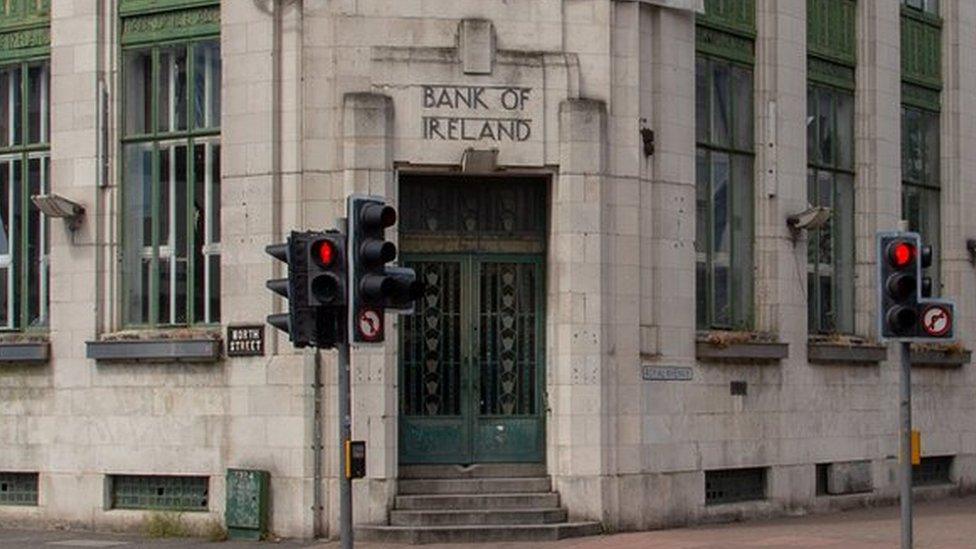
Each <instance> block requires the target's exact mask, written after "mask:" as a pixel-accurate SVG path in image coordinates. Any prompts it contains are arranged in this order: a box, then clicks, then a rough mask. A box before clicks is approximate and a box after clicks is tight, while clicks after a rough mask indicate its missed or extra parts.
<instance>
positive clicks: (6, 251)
mask: <svg viewBox="0 0 976 549" xmlns="http://www.w3.org/2000/svg"><path fill="white" fill-rule="evenodd" d="M18 179H19V177H18V174H17V173H16V172H15V171H14V162H13V161H11V160H4V161H2V162H0V256H6V257H3V258H2V259H0V264H2V265H9V263H10V242H11V239H12V238H13V235H12V234H10V231H11V229H12V227H11V226H10V219H11V217H13V211H12V210H11V209H10V208H11V206H12V205H13V202H12V200H11V193H12V192H13V185H15V184H16V182H17V181H18Z"/></svg>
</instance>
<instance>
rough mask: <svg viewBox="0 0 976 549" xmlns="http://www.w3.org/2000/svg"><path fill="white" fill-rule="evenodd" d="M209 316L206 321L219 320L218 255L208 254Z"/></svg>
mask: <svg viewBox="0 0 976 549" xmlns="http://www.w3.org/2000/svg"><path fill="white" fill-rule="evenodd" d="M207 276H208V277H209V278H210V318H209V319H207V322H220V255H218V254H213V255H211V256H210V272H209V273H208V274H207Z"/></svg>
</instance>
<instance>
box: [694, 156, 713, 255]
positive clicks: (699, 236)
mask: <svg viewBox="0 0 976 549" xmlns="http://www.w3.org/2000/svg"><path fill="white" fill-rule="evenodd" d="M708 156H709V155H708V151H706V150H704V149H698V151H697V154H696V156H695V158H696V167H695V174H696V179H697V184H696V185H695V251H696V252H698V253H702V254H707V253H708V251H709V245H708V232H709V229H708V227H709V221H710V218H711V216H710V215H709V203H710V200H709V195H710V193H711V191H710V189H711V185H710V184H709V181H710V180H711V173H712V170H711V167H710V166H709V161H708Z"/></svg>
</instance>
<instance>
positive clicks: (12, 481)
mask: <svg viewBox="0 0 976 549" xmlns="http://www.w3.org/2000/svg"><path fill="white" fill-rule="evenodd" d="M0 505H37V473H0Z"/></svg>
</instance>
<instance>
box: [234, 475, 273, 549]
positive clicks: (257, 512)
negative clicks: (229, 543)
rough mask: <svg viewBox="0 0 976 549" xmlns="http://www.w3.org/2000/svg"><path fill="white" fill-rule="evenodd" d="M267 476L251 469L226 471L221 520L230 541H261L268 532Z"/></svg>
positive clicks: (268, 489)
mask: <svg viewBox="0 0 976 549" xmlns="http://www.w3.org/2000/svg"><path fill="white" fill-rule="evenodd" d="M270 482H271V474H270V473H268V472H267V471H259V470H253V469H227V505H226V509H225V512H224V521H225V522H226V524H227V533H228V536H229V537H230V538H231V539H252V540H257V539H261V536H262V535H263V534H264V533H265V532H267V530H268V501H269V497H270V492H269V491H270Z"/></svg>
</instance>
